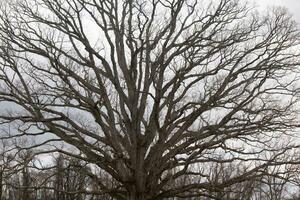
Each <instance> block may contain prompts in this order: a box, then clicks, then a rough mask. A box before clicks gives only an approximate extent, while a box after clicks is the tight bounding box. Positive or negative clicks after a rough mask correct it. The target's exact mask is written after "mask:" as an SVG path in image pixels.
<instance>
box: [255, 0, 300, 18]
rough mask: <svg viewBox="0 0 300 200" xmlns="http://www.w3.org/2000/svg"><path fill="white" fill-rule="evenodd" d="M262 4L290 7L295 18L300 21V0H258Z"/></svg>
mask: <svg viewBox="0 0 300 200" xmlns="http://www.w3.org/2000/svg"><path fill="white" fill-rule="evenodd" d="M256 2H257V4H258V5H260V6H273V5H280V6H285V7H287V8H288V9H289V11H290V13H292V14H293V16H294V18H295V19H296V20H297V22H298V23H300V0H256Z"/></svg>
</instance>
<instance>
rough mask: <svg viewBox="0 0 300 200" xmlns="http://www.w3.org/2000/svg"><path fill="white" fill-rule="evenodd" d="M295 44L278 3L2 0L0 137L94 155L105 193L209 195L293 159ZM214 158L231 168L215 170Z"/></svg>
mask: <svg viewBox="0 0 300 200" xmlns="http://www.w3.org/2000/svg"><path fill="white" fill-rule="evenodd" d="M298 42H299V32H298V30H297V28H296V24H295V22H294V21H293V20H292V19H291V17H290V16H289V15H288V14H287V12H286V10H284V9H282V8H278V9H274V10H271V11H269V12H268V13H267V14H265V15H261V14H259V13H257V12H256V11H255V10H254V9H252V8H251V6H249V5H247V4H242V3H241V2H240V1H237V0H218V1H195V0H151V1H147V0H123V1H120V0H103V1H97V0H24V1H17V2H13V3H7V4H6V5H5V6H3V8H2V11H1V14H0V43H1V48H0V70H1V72H0V101H1V102H0V103H1V105H3V107H4V105H5V107H6V109H3V110H1V113H0V115H1V116H0V119H1V124H2V125H3V126H8V125H14V126H15V127H16V128H15V129H16V133H15V134H13V135H6V134H3V137H6V138H11V137H18V136H19V137H24V136H25V137H31V138H33V136H36V137H37V138H40V139H39V140H38V141H36V142H35V143H34V145H33V146H32V148H33V147H34V148H36V149H38V150H37V151H36V154H42V153H47V152H48V153H51V152H56V151H57V152H60V153H62V154H65V155H67V156H72V157H75V158H77V159H79V160H82V161H85V162H87V163H90V164H92V165H94V167H95V168H96V167H97V168H99V169H101V173H103V174H105V176H100V177H99V176H97V174H90V175H91V176H93V175H94V178H95V179H99V180H98V181H97V184H98V191H97V192H98V193H99V194H108V195H110V196H111V197H113V198H115V199H128V200H137V199H138V200H142V199H149V200H150V199H157V200H158V199H166V198H173V197H180V198H186V199H187V198H192V197H199V198H200V196H204V197H208V198H212V199H220V198H222V197H219V196H218V195H219V194H221V191H226V188H230V186H232V185H234V184H238V183H242V182H245V181H249V180H253V179H254V178H257V177H260V176H263V175H265V174H267V173H268V172H269V171H270V168H272V167H273V166H276V165H281V164H284V163H289V164H297V163H298V162H297V159H296V157H295V155H297V154H292V152H293V151H294V148H295V147H297V146H298V145H297V141H296V140H293V138H292V134H293V131H294V130H296V129H295V128H296V127H297V120H296V119H297V110H296V108H297V107H296V105H297V103H298V98H297V96H298V88H297V78H298V75H297V65H298V64H299V55H298V50H297V45H298ZM41 135H46V136H44V137H39V136H41ZM50 135H51V136H50ZM58 141H62V142H64V143H65V144H67V147H65V148H60V147H59V145H58ZM24 148H25V147H24ZM26 148H31V147H26ZM289 155H291V157H289ZM221 163H222V164H224V165H226V164H228V163H231V164H233V166H242V168H243V169H240V168H239V167H236V169H235V170H236V172H239V173H232V174H228V175H226V176H225V174H223V175H224V177H223V178H222V179H218V178H217V177H218V176H215V175H214V173H211V169H210V168H209V166H212V164H221ZM216 172H217V171H216ZM241 172H242V173H241ZM223 175H222V176H223ZM107 176H108V177H109V179H108V180H110V181H107V179H105V180H102V179H101V177H107ZM214 177H215V178H216V179H214ZM186 180H189V181H186ZM109 182H110V183H109ZM104 183H105V184H104ZM106 183H109V184H106ZM85 189H87V188H85ZM95 192H96V191H95Z"/></svg>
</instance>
